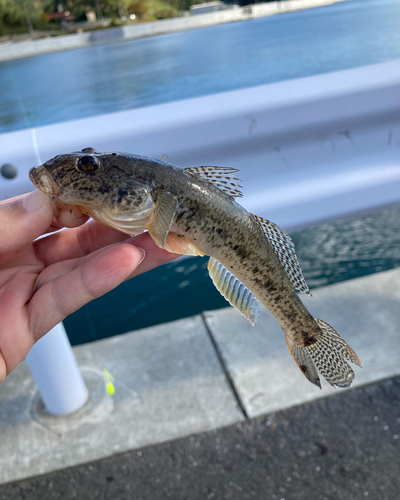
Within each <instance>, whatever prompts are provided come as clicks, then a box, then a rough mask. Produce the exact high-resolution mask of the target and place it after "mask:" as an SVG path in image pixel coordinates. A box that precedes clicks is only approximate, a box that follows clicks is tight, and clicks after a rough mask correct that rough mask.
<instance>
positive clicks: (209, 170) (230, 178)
mask: <svg viewBox="0 0 400 500" xmlns="http://www.w3.org/2000/svg"><path fill="white" fill-rule="evenodd" d="M185 172H188V173H189V174H191V175H194V176H197V177H201V178H202V179H205V180H206V181H208V182H211V183H212V184H214V186H216V187H217V188H218V189H220V190H221V191H223V192H224V193H226V194H229V196H233V198H242V197H243V194H242V185H241V182H242V181H241V180H240V179H238V178H237V177H235V174H237V172H239V170H237V169H236V168H230V167H190V168H185Z"/></svg>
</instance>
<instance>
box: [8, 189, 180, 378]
mask: <svg viewBox="0 0 400 500" xmlns="http://www.w3.org/2000/svg"><path fill="white" fill-rule="evenodd" d="M69 208H71V207H66V209H65V210H63V211H62V212H60V214H59V215H58V216H57V218H54V216H53V207H52V204H51V202H50V200H49V198H48V197H47V196H46V195H44V194H43V193H41V192H39V191H34V192H32V193H30V194H28V195H23V196H19V197H17V198H13V199H10V200H5V201H4V202H0V235H1V237H0V382H2V381H3V380H4V378H5V377H6V375H8V374H9V373H10V372H11V371H12V370H13V369H14V368H15V367H16V366H17V365H18V363H20V362H21V361H22V360H23V359H24V358H25V356H26V355H27V354H28V352H29V350H30V349H31V347H32V346H33V344H34V343H35V342H36V341H37V340H39V339H40V338H41V337H43V335H45V334H46V333H47V332H48V331H50V330H51V329H52V328H53V327H54V326H55V325H56V324H57V323H59V322H60V321H62V320H63V319H64V318H65V317H66V316H68V315H69V314H71V313H73V312H75V311H77V310H78V309H79V308H81V307H82V306H83V305H84V304H86V303H87V302H90V301H91V300H93V299H95V298H97V297H100V296H101V295H104V294H105V293H107V292H109V291H110V290H112V289H113V288H115V287H116V286H118V285H119V284H120V283H121V282H123V281H125V280H127V279H130V278H132V277H134V276H136V275H138V274H141V273H143V272H146V271H148V270H150V269H152V268H154V267H156V266H158V265H160V264H162V263H164V262H167V261H169V260H172V259H174V258H176V257H177V255H176V254H172V253H169V252H167V251H165V250H162V249H160V248H158V247H157V246H156V245H155V244H154V242H153V240H152V239H151V237H150V236H149V234H148V233H145V234H142V235H140V236H136V237H134V238H130V237H129V236H127V235H126V234H123V233H121V232H119V231H116V230H115V229H111V228H109V227H107V226H103V225H102V224H99V223H97V222H95V221H90V222H88V223H87V224H84V223H85V222H86V221H87V217H86V216H84V215H83V214H82V213H81V212H80V211H79V210H78V209H72V210H69ZM82 224H83V225H82ZM76 226H79V227H76ZM60 227H69V229H66V230H64V231H60V232H57V233H54V231H56V230H57V229H59V228H60ZM51 232H53V234H49V235H47V236H45V237H43V238H40V239H38V240H36V238H38V237H39V236H42V235H44V234H46V233H51ZM143 259H144V260H143Z"/></svg>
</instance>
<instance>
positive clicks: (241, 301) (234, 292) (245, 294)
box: [208, 257, 259, 326]
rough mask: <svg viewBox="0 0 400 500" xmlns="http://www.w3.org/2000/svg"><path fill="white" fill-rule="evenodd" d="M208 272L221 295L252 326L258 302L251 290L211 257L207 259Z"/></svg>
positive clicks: (257, 311)
mask: <svg viewBox="0 0 400 500" xmlns="http://www.w3.org/2000/svg"><path fill="white" fill-rule="evenodd" d="M208 272H209V273H210V277H211V279H212V281H213V283H214V285H215V286H216V288H217V290H218V291H219V292H220V293H221V295H223V296H224V297H225V299H226V300H227V301H228V302H229V303H230V304H231V305H232V306H233V307H234V308H235V309H236V310H237V311H239V312H240V314H243V316H245V317H246V318H247V319H248V320H249V321H250V323H251V324H252V325H253V326H254V325H255V323H256V321H257V319H258V315H259V302H258V300H257V299H256V298H255V297H254V295H253V294H252V292H251V291H250V290H249V289H248V288H247V287H246V286H244V285H243V283H242V282H241V281H239V280H238V279H237V278H236V276H234V275H233V274H232V273H231V272H230V271H228V269H226V267H224V266H223V265H222V264H221V263H220V262H218V261H217V260H216V259H214V258H213V257H210V260H209V261H208Z"/></svg>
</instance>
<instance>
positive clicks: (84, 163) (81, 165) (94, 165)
mask: <svg viewBox="0 0 400 500" xmlns="http://www.w3.org/2000/svg"><path fill="white" fill-rule="evenodd" d="M99 167H100V161H99V159H98V158H96V156H82V157H81V158H79V161H78V163H77V165H76V168H77V170H78V171H79V172H93V171H94V170H97V169H98V168H99Z"/></svg>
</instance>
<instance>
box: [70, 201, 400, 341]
mask: <svg viewBox="0 0 400 500" xmlns="http://www.w3.org/2000/svg"><path fill="white" fill-rule="evenodd" d="M291 236H292V239H293V241H294V243H295V245H296V248H297V254H298V257H299V260H300V263H301V266H302V269H303V271H304V275H305V276H306V279H307V281H308V284H309V286H310V288H311V289H314V288H317V287H320V286H325V285H330V284H332V283H337V282H340V281H344V280H348V279H352V278H357V277H360V276H366V275H369V274H373V273H376V272H381V271H386V270H388V269H393V268H394V267H399V266H400V207H391V208H384V209H381V210H379V211H378V212H376V213H374V214H370V215H363V216H359V217H355V218H352V219H348V220H341V221H337V222H334V223H329V224H324V225H322V226H318V227H315V228H310V229H305V230H302V231H299V232H296V233H293V234H291ZM207 260H208V258H200V257H193V258H187V259H184V260H180V261H178V262H172V263H169V264H166V265H164V266H161V267H159V268H157V269H154V270H153V271H150V272H149V273H146V274H144V275H141V276H138V277H137V278H134V279H133V280H131V281H129V282H126V283H123V284H122V285H120V286H119V287H118V288H117V289H116V290H114V291H112V292H110V293H109V294H107V295H106V296H104V297H101V298H99V299H97V300H95V301H94V302H91V303H90V304H88V305H87V306H85V307H83V308H82V309H81V310H80V311H78V312H77V313H75V314H72V315H71V316H69V317H68V318H67V319H66V320H65V321H64V324H65V327H66V330H67V333H68V335H69V337H70V340H71V342H72V343H73V344H81V343H84V342H89V341H93V340H97V339H101V338H107V337H110V336H112V335H117V334H120V333H124V332H128V331H132V330H136V329H139V328H145V327H148V326H152V325H156V324H159V323H164V322H167V321H173V320H176V319H180V318H184V317H188V316H192V315H195V314H200V313H202V312H203V311H206V310H212V309H219V308H222V307H227V306H229V304H228V303H227V302H226V301H225V299H224V298H223V297H222V296H221V295H220V293H219V292H218V291H217V290H216V288H215V287H214V285H213V284H212V281H211V279H210V278H209V276H208V272H207ZM238 314H239V313H238Z"/></svg>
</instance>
